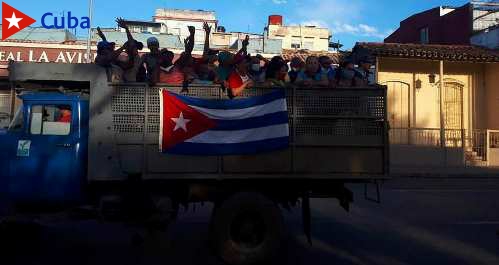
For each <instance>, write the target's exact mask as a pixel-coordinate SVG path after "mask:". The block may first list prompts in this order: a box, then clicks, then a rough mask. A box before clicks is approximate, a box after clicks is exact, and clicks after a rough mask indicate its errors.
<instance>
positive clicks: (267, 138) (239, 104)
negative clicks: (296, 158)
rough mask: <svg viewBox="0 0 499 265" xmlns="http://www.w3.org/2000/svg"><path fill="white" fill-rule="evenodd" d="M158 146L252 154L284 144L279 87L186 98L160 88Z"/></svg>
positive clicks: (163, 149)
mask: <svg viewBox="0 0 499 265" xmlns="http://www.w3.org/2000/svg"><path fill="white" fill-rule="evenodd" d="M159 93H160V104H161V105H160V110H161V119H160V135H159V144H160V151H161V152H163V153H172V154H184V155H231V154H253V153H258V152H268V151H273V150H278V149H283V148H287V147H288V145H289V125H288V111H287V106H286V97H285V94H284V91H283V90H275V91H273V92H270V93H268V94H265V95H263V96H255V97H250V98H244V99H233V100H211V99H200V98H193V97H187V96H183V95H179V94H175V93H172V92H169V91H168V90H166V89H161V90H160V92H159Z"/></svg>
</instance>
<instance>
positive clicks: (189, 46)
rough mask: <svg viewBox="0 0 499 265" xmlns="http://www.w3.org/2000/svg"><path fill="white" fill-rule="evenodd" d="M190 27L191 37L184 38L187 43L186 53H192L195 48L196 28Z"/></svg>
mask: <svg viewBox="0 0 499 265" xmlns="http://www.w3.org/2000/svg"><path fill="white" fill-rule="evenodd" d="M188 28H189V33H190V35H189V37H187V39H185V40H184V44H185V53H186V54H189V55H190V54H191V53H192V50H193V49H194V34H196V28H195V27H193V26H188Z"/></svg>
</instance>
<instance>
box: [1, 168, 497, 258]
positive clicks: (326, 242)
mask: <svg viewBox="0 0 499 265" xmlns="http://www.w3.org/2000/svg"><path fill="white" fill-rule="evenodd" d="M349 188H351V189H352V190H353V191H354V195H355V201H354V203H353V204H352V205H351V209H350V211H349V212H345V211H344V210H343V209H342V208H341V207H340V206H339V205H338V202H337V200H335V199H313V200H312V202H311V206H312V225H313V226H312V245H309V244H308V242H307V239H306V237H305V235H304V234H303V232H302V231H303V229H302V225H301V215H300V213H301V211H300V209H294V210H292V211H290V212H288V211H286V210H284V211H283V213H284V216H285V220H286V224H287V235H286V238H285V240H284V244H283V245H284V246H283V250H282V258H281V259H280V260H279V261H274V262H273V263H272V264H292V265H298V264H315V265H320V264H328V265H331V264H348V265H350V264H376V265H377V264H379V265H391V264H393V265H406V264H425V265H426V264H452V265H459V264H470V265H476V264H491V265H497V264H499V234H498V232H499V179H493V178H492V179H488V178H476V179H466V178H456V179H428V178H404V179H396V180H391V181H387V182H386V183H385V184H384V185H383V186H382V190H381V203H379V204H378V203H375V202H372V201H368V200H365V199H364V185H360V184H355V185H354V184H352V185H349ZM368 191H369V195H370V196H371V197H372V196H374V195H375V189H374V187H373V186H370V187H369V190H368ZM210 210H211V205H210V204H205V205H204V206H202V205H201V204H198V205H196V209H195V210H194V209H193V208H192V207H191V209H189V211H187V212H182V213H181V214H180V216H179V219H178V220H177V221H176V222H174V223H172V224H171V225H170V227H169V228H168V229H167V230H166V231H164V232H157V231H156V232H147V231H143V230H142V229H140V228H137V227H130V226H126V225H123V224H113V223H99V222H97V221H79V222H55V223H52V224H50V225H47V226H45V227H44V228H43V229H42V231H41V232H40V238H41V240H40V241H31V239H30V237H29V236H26V235H21V236H20V237H19V240H18V242H15V243H14V242H13V243H12V246H11V247H9V252H8V253H4V254H2V253H1V252H2V251H5V249H3V250H2V249H0V254H1V256H2V257H4V258H2V259H0V264H2V265H3V264H5V265H18V264H22V265H31V264H33V265H35V264H36V265H56V264H64V265H67V264H70V265H80V264H81V265H90V264H92V265H94V264H95V265H101V264H102V265H109V264H113V265H114V264H117V265H128V264H130V265H132V264H141V265H142V264H143V265H156V264H158V265H159V264H186V265H191V264H192V265H194V264H203V265H206V264H208V265H210V264H223V263H222V262H221V261H220V260H219V259H217V258H216V257H215V256H214V255H212V254H211V252H210V248H209V245H208V243H207V230H208V221H209V215H210ZM134 235H141V237H142V241H140V240H139V242H141V243H139V244H133V243H132V242H135V241H137V240H138V239H140V238H141V237H134ZM132 238H135V240H132ZM14 245H15V247H14ZM5 257H8V258H5Z"/></svg>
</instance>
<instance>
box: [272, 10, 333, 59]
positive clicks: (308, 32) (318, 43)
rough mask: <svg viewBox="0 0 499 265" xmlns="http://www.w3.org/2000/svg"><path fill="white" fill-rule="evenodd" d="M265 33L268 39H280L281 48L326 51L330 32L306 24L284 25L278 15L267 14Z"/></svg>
mask: <svg viewBox="0 0 499 265" xmlns="http://www.w3.org/2000/svg"><path fill="white" fill-rule="evenodd" d="M265 34H266V35H267V37H268V38H269V39H279V40H282V48H283V49H294V50H309V51H314V52H321V51H328V50H329V41H330V39H331V33H330V31H329V29H327V28H320V27H316V26H307V25H305V26H304V25H292V26H286V25H284V24H283V18H282V16H279V15H272V16H269V21H268V25H267V28H266V29H265Z"/></svg>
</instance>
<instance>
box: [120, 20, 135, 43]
mask: <svg viewBox="0 0 499 265" xmlns="http://www.w3.org/2000/svg"><path fill="white" fill-rule="evenodd" d="M116 23H117V24H118V27H121V28H124V29H125V31H126V37H127V38H128V41H132V40H134V39H133V36H132V33H130V29H128V26H127V24H126V22H125V20H124V19H123V18H121V17H119V18H117V19H116Z"/></svg>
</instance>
